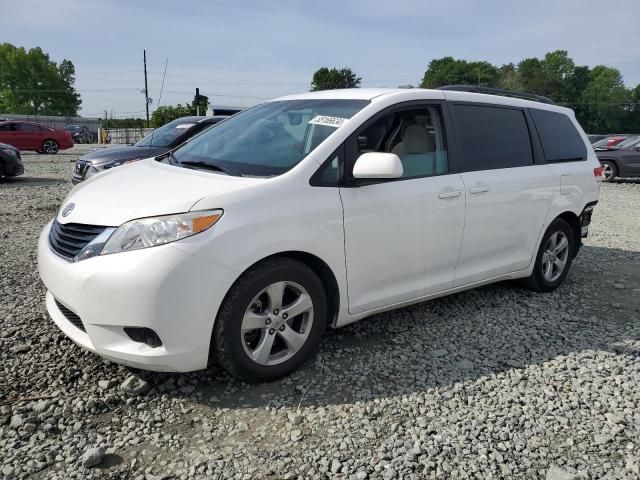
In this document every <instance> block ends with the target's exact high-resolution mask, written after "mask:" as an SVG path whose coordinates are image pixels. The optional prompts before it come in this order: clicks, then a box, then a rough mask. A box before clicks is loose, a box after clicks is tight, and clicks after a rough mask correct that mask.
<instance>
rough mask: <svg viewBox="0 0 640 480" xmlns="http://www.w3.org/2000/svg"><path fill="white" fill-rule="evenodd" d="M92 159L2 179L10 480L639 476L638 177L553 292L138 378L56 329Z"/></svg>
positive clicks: (605, 210) (58, 162)
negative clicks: (84, 164) (57, 242)
mask: <svg viewBox="0 0 640 480" xmlns="http://www.w3.org/2000/svg"><path fill="white" fill-rule="evenodd" d="M87 148H88V147H87V146H79V147H75V148H74V149H73V150H71V151H66V152H62V153H61V154H59V155H55V156H44V155H30V154H27V155H25V157H24V159H25V163H26V175H25V176H23V177H21V178H17V179H14V180H11V181H9V182H7V183H5V184H2V185H0V405H2V406H1V407H0V478H5V479H12V478H35V479H44V478H46V479H56V478H57V479H67V478H131V479H144V480H152V479H167V478H214V479H221V478H244V479H250V478H251V479H253V478H269V479H270V478H273V479H276V478H277V479H281V478H289V479H293V478H348V479H365V478H383V479H393V478H420V479H422V478H447V479H449V478H451V479H453V478H457V479H463V478H478V479H480V478H482V479H485V478H509V479H527V480H529V479H536V478H540V479H548V480H569V479H587V478H588V479H596V478H597V479H602V478H607V479H637V478H639V477H640V409H639V406H640V362H639V361H638V360H639V359H640V268H639V267H640V217H639V213H640V181H632V180H629V181H620V182H617V183H614V184H607V185H603V188H602V193H601V198H600V204H599V205H598V207H597V208H596V211H595V214H594V223H593V224H592V229H591V235H590V236H589V238H588V239H587V240H586V245H585V246H584V247H583V249H582V251H581V252H580V255H579V256H578V258H577V260H576V262H575V263H574V266H573V269H572V271H571V273H570V275H569V277H568V278H567V281H566V282H565V283H564V285H563V286H562V287H561V288H560V289H558V290H557V291H556V292H554V293H551V294H534V293H531V292H529V291H526V290H523V289H521V288H519V287H518V285H515V284H511V283H503V284H499V285H493V286H489V287H485V288H481V289H477V290H473V291H469V292H465V293H461V294H457V295H453V296H451V297H448V298H444V299H440V300H436V301H432V302H429V303H424V304H421V305H417V306H414V307H410V308H404V309H402V310H398V311H395V312H391V313H385V314H381V315H377V316H375V317H372V318H370V319H368V320H366V321H363V322H360V323H358V324H354V325H352V326H349V327H346V328H343V329H340V330H336V331H329V332H328V333H327V334H326V335H325V337H324V341H323V344H322V347H321V349H320V353H319V355H318V357H317V358H316V360H315V361H313V362H310V363H308V364H307V365H306V367H305V368H303V369H302V370H301V371H299V372H297V373H295V374H294V375H292V376H291V377H289V378H286V379H283V380H281V381H278V382H274V383H271V384H263V385H248V384H245V383H241V382H238V381H236V380H233V379H231V378H229V377H228V376H227V375H226V374H225V373H223V372H221V371H220V370H219V369H217V368H215V367H214V368H211V369H209V370H207V371H204V372H198V373H193V374H187V375H168V374H148V373H144V374H143V373H139V372H134V371H132V370H129V369H126V368H124V367H120V366H117V365H115V364H113V363H109V362H107V361H104V360H102V359H100V358H99V357H97V356H95V355H93V354H90V353H87V352H84V351H83V350H81V349H80V348H79V347H77V346H75V345H74V344H72V343H71V342H70V341H69V340H67V339H66V337H65V336H64V335H63V334H61V333H60V332H59V331H58V330H57V328H56V327H55V326H54V325H53V323H52V322H51V321H50V320H49V319H48V316H47V312H46V310H45V306H44V298H43V297H44V288H43V286H42V285H41V283H40V281H39V279H38V274H37V269H36V253H35V249H36V239H37V235H38V233H39V232H40V230H41V228H42V227H43V225H44V224H45V223H46V222H47V221H48V220H49V219H50V218H51V217H52V216H53V215H54V214H55V212H56V209H57V208H58V206H59V205H60V203H61V201H62V200H63V198H64V197H65V195H66V193H67V192H68V191H69V189H70V188H71V185H70V183H69V175H70V170H71V165H72V164H71V163H70V162H71V161H73V160H74V159H75V158H77V156H78V155H79V154H80V153H81V152H82V151H86V149H87Z"/></svg>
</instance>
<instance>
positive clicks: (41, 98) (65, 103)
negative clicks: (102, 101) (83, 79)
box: [0, 43, 82, 116]
mask: <svg viewBox="0 0 640 480" xmlns="http://www.w3.org/2000/svg"><path fill="white" fill-rule="evenodd" d="M75 73H76V72H75V67H74V66H73V63H71V61H69V60H63V61H62V62H60V64H57V63H56V62H54V61H52V60H51V59H50V58H49V55H48V54H46V53H45V52H43V51H42V49H41V48H40V47H35V48H32V49H30V50H26V49H25V48H23V47H20V48H18V47H15V46H13V45H11V44H10V43H1V44H0V111H1V112H3V113H15V114H24V115H60V116H76V115H77V114H78V109H79V108H80V104H81V103H82V101H81V100H80V95H79V94H78V93H77V92H76V91H75V89H74V87H73V84H74V83H75Z"/></svg>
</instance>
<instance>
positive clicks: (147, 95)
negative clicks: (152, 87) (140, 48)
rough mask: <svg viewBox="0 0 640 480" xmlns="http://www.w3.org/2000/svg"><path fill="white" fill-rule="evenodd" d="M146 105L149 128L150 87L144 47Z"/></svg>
mask: <svg viewBox="0 0 640 480" xmlns="http://www.w3.org/2000/svg"><path fill="white" fill-rule="evenodd" d="M144 107H145V109H146V111H147V128H149V88H148V87H147V49H146V48H145V49H144Z"/></svg>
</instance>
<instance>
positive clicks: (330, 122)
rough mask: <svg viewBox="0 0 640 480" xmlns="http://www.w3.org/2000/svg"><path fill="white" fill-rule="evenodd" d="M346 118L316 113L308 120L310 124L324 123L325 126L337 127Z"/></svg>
mask: <svg viewBox="0 0 640 480" xmlns="http://www.w3.org/2000/svg"><path fill="white" fill-rule="evenodd" d="M346 120H347V119H346V118H340V117H329V116H327V115H317V116H315V117H313V118H312V119H311V120H309V123H310V124H312V125H325V126H327V127H334V128H339V127H341V126H342V124H343V123H344V122H345V121H346Z"/></svg>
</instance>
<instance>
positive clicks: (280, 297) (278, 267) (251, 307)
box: [212, 258, 327, 381]
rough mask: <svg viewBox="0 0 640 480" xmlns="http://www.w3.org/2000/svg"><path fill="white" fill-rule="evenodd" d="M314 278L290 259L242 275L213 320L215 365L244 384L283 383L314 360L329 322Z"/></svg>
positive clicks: (319, 285) (323, 297)
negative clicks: (312, 358)
mask: <svg viewBox="0 0 640 480" xmlns="http://www.w3.org/2000/svg"><path fill="white" fill-rule="evenodd" d="M326 304H327V301H326V293H325V290H324V286H323V285H322V282H321V281H320V279H319V278H318V276H317V275H316V274H315V273H314V272H313V271H312V270H311V269H310V268H308V267H307V266H306V265H304V264H303V263H300V262H298V261H296V260H293V259H290V258H273V259H269V260H267V261H265V262H263V263H261V264H259V265H257V266H255V267H252V268H251V269H249V270H248V271H247V272H245V273H244V274H243V275H242V276H241V277H240V279H239V280H238V281H237V282H236V284H235V285H234V286H233V287H232V288H231V290H230V291H229V293H228V294H227V297H226V298H225V300H224V302H223V304H222V307H221V308H220V312H219V314H218V317H217V318H216V322H215V327H214V332H213V338H212V346H213V350H214V351H213V354H214V356H215V358H216V359H217V361H218V363H219V364H220V365H221V366H222V367H223V368H224V369H225V370H227V371H228V372H229V373H231V374H232V375H234V376H236V377H239V378H241V379H243V380H248V381H271V380H275V379H277V378H281V377H284V376H286V375H288V374H290V373H291V372H293V371H294V370H296V369H297V368H299V367H300V366H301V365H302V364H303V363H304V361H305V360H306V359H307V358H309V357H310V356H311V355H313V354H314V353H315V351H316V349H317V348H318V345H319V344H320V337H321V336H322V332H323V331H324V328H325V325H326V322H327V319H326V317H327V306H326Z"/></svg>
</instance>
